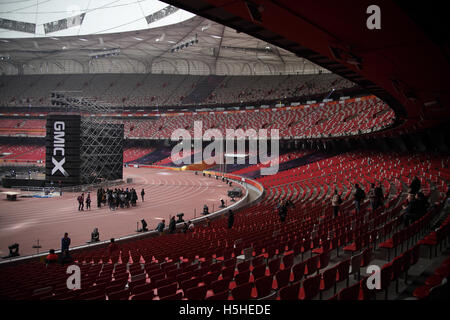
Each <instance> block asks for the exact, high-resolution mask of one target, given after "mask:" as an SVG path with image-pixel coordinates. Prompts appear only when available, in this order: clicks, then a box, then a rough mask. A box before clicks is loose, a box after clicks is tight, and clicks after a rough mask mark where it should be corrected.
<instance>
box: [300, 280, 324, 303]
mask: <svg viewBox="0 0 450 320" xmlns="http://www.w3.org/2000/svg"><path fill="white" fill-rule="evenodd" d="M320 277H321V276H320V274H318V275H315V276H314V277H311V278H308V279H306V280H305V281H303V290H304V294H305V295H304V300H312V299H313V298H314V297H315V296H317V295H318V294H319V289H320Z"/></svg>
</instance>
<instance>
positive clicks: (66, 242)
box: [45, 228, 119, 266]
mask: <svg viewBox="0 0 450 320" xmlns="http://www.w3.org/2000/svg"><path fill="white" fill-rule="evenodd" d="M99 237H100V234H99V232H98V229H97V228H95V229H94V231H93V232H92V242H97V241H100V238H99ZM70 243H71V240H70V238H69V234H68V233H67V232H66V233H64V237H63V238H62V239H61V253H60V254H59V255H57V254H56V252H55V249H50V250H49V253H48V255H47V256H46V257H45V264H46V265H47V266H48V265H49V264H53V263H60V264H61V265H64V264H67V263H71V262H73V258H72V257H71V255H70V252H69V247H70ZM107 250H108V253H109V254H112V253H113V252H115V251H119V246H118V245H117V243H116V242H115V239H114V238H111V242H110V244H109V246H108V249H107Z"/></svg>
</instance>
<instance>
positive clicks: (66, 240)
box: [61, 232, 70, 253]
mask: <svg viewBox="0 0 450 320" xmlns="http://www.w3.org/2000/svg"><path fill="white" fill-rule="evenodd" d="M69 246H70V238H69V234H68V233H67V232H66V233H64V237H63V238H62V239H61V253H63V252H64V251H66V250H67V251H69Z"/></svg>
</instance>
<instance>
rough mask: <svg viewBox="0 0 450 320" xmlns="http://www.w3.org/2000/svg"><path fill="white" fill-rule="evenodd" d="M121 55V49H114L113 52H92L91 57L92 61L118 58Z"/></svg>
mask: <svg viewBox="0 0 450 320" xmlns="http://www.w3.org/2000/svg"><path fill="white" fill-rule="evenodd" d="M119 54H120V49H112V50H104V51H96V52H91V53H90V54H89V57H90V58H92V59H98V58H104V57H110V56H118V55H119Z"/></svg>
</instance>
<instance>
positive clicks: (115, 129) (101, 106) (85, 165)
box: [52, 92, 124, 184]
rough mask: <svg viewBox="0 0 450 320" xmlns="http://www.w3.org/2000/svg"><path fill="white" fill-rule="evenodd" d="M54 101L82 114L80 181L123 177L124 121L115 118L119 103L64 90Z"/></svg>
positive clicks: (89, 182)
mask: <svg viewBox="0 0 450 320" xmlns="http://www.w3.org/2000/svg"><path fill="white" fill-rule="evenodd" d="M52 104H53V105H57V106H61V107H62V109H63V110H64V111H65V112H69V113H78V114H80V115H81V125H80V129H81V130H80V184H93V183H99V182H103V181H111V180H119V179H122V178H123V139H124V124H123V121H122V120H121V119H120V118H119V119H113V118H112V112H113V111H117V107H114V110H113V108H112V106H111V105H109V104H106V103H102V102H99V101H96V100H95V99H92V98H85V97H66V95H65V94H64V93H62V92H57V93H52Z"/></svg>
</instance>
